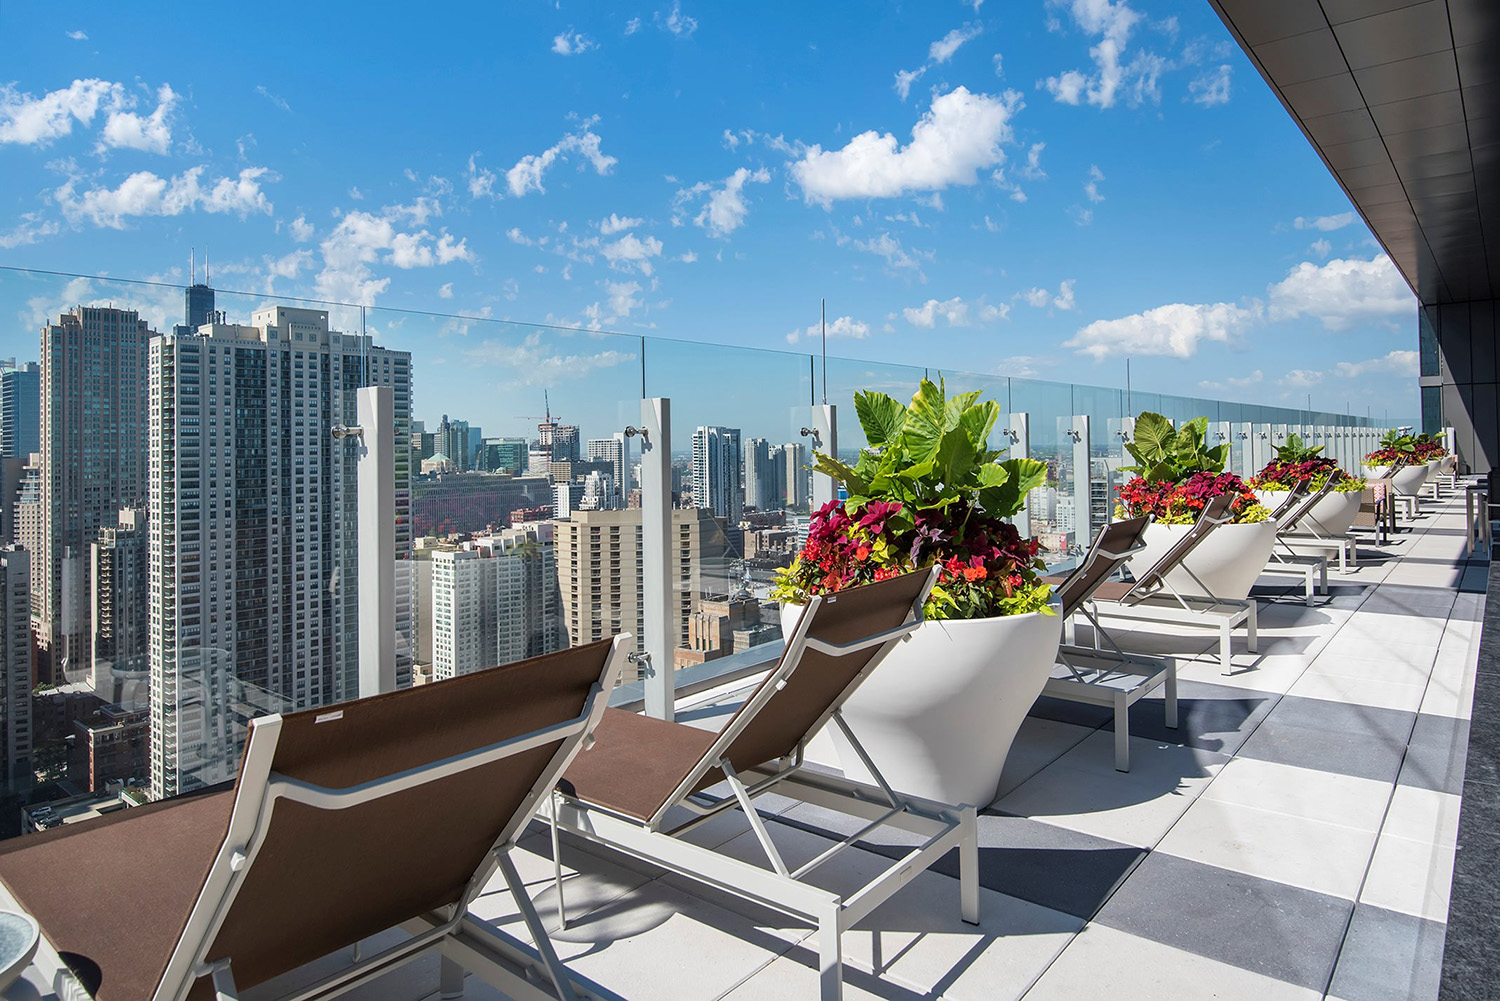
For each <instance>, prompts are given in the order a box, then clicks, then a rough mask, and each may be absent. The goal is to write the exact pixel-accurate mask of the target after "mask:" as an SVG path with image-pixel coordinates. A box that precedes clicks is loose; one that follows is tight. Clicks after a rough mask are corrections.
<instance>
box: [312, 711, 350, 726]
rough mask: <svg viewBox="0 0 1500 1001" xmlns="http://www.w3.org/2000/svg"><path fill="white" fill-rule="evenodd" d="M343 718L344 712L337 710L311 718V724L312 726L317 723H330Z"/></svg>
mask: <svg viewBox="0 0 1500 1001" xmlns="http://www.w3.org/2000/svg"><path fill="white" fill-rule="evenodd" d="M343 718H344V710H342V709H339V710H337V711H335V712H331V713H319V714H318V715H317V716H315V717H314V718H313V723H314V724H318V723H332V722H333V721H334V720H336V719H343Z"/></svg>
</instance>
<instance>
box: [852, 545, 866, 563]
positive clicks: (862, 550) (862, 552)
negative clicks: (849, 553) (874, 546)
mask: <svg viewBox="0 0 1500 1001" xmlns="http://www.w3.org/2000/svg"><path fill="white" fill-rule="evenodd" d="M854 558H855V559H857V560H859V561H860V562H861V563H863V562H864V561H865V560H867V559H869V558H870V547H869V546H860V547H859V548H858V549H856V550H855V551H854Z"/></svg>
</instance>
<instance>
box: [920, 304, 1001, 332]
mask: <svg viewBox="0 0 1500 1001" xmlns="http://www.w3.org/2000/svg"><path fill="white" fill-rule="evenodd" d="M1009 314H1010V305H1009V304H1008V303H1002V304H1001V305H998V306H992V305H990V304H989V303H986V302H985V301H984V300H983V299H981V300H979V301H978V302H973V303H969V302H965V301H964V300H963V298H962V297H960V296H954V297H953V298H952V299H947V300H943V301H939V300H937V299H928V300H927V301H926V302H925V303H923V304H922V305H920V306H908V307H906V308H905V309H903V310H902V311H901V315H902V316H903V317H904V318H905V319H906V322H907V323H909V324H911V325H912V326H914V327H921V328H922V329H924V330H931V329H933V328H934V327H936V326H937V324H938V321H939V320H942V321H943V322H945V323H947V325H948V326H950V327H968V326H972V325H973V324H974V322H976V321H977V322H979V323H993V322H995V321H996V320H1004V319H1006V318H1007V316H1009Z"/></svg>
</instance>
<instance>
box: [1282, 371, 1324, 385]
mask: <svg viewBox="0 0 1500 1001" xmlns="http://www.w3.org/2000/svg"><path fill="white" fill-rule="evenodd" d="M1322 381H1323V373H1322V372H1315V371H1313V370H1312V369H1309V368H1294V369H1292V370H1291V371H1289V372H1287V374H1286V375H1283V376H1282V377H1281V384H1282V385H1283V386H1289V387H1291V388H1293V389H1309V388H1311V387H1313V386H1316V385H1317V384H1318V383H1320V382H1322Z"/></svg>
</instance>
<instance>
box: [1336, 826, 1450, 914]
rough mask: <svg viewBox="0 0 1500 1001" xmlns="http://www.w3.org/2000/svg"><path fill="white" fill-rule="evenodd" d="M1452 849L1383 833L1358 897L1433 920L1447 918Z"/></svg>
mask: <svg viewBox="0 0 1500 1001" xmlns="http://www.w3.org/2000/svg"><path fill="white" fill-rule="evenodd" d="M1452 888H1453V848H1452V847H1451V846H1449V845H1434V844H1429V843H1426V842H1422V841H1408V840H1407V839H1406V838H1398V837H1393V836H1391V835H1388V834H1382V835H1381V836H1380V841H1379V843H1378V844H1376V846H1375V858H1374V859H1373V861H1372V862H1371V863H1370V874H1369V876H1368V877H1366V879H1365V888H1364V891H1363V892H1362V893H1361V894H1360V896H1359V899H1360V900H1361V901H1362V902H1363V903H1366V904H1374V905H1375V906H1376V907H1384V908H1386V909H1387V910H1391V911H1400V912H1402V913H1403V914H1413V915H1415V916H1417V917H1420V918H1428V919H1429V920H1432V921H1440V922H1446V921H1447V920H1448V897H1449V893H1450V891H1451V890H1452Z"/></svg>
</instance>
